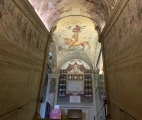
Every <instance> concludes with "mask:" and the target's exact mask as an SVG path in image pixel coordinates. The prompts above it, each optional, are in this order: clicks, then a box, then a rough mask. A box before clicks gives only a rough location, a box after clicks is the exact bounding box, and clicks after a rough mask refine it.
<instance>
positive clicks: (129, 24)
mask: <svg viewBox="0 0 142 120" xmlns="http://www.w3.org/2000/svg"><path fill="white" fill-rule="evenodd" d="M111 17H112V19H110V22H109V24H108V25H107V26H106V28H105V29H104V31H103V33H102V36H103V41H102V45H103V53H104V64H105V75H106V76H105V77H106V78H105V80H106V92H107V99H108V100H109V101H110V105H109V106H110V114H111V115H112V120H133V118H132V117H131V116H133V117H134V118H135V119H137V120H142V114H141V113H142V92H141V91H142V87H141V85H142V80H141V79H142V47H141V46H142V22H141V21H142V1H141V0H122V1H120V4H119V5H118V7H117V10H116V11H114V14H113V16H111ZM119 108H120V109H122V110H123V111H125V112H126V113H128V114H130V115H131V116H128V115H127V114H126V113H125V112H122V111H121V110H120V109H119Z"/></svg>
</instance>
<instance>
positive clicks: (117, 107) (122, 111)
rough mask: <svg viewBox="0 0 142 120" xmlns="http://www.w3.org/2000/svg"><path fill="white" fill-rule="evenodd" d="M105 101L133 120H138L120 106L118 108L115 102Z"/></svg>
mask: <svg viewBox="0 0 142 120" xmlns="http://www.w3.org/2000/svg"><path fill="white" fill-rule="evenodd" d="M105 100H106V101H108V102H109V103H111V104H112V105H114V106H115V107H117V108H119V110H120V111H121V112H124V113H125V114H127V115H128V116H130V117H131V118H133V119H134V120H137V119H136V118H135V117H134V116H132V115H131V114H129V113H127V112H126V111H125V110H123V109H121V108H120V107H119V106H117V105H116V104H115V103H113V102H111V101H109V100H107V99H105Z"/></svg>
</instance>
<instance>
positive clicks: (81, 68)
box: [61, 59, 91, 74]
mask: <svg viewBox="0 0 142 120" xmlns="http://www.w3.org/2000/svg"><path fill="white" fill-rule="evenodd" d="M61 69H62V70H66V71H67V73H70V74H73V73H76V74H84V72H85V70H86V69H89V70H90V69H91V68H90V67H89V65H88V64H87V63H86V62H84V61H82V60H79V59H73V60H70V61H68V62H66V63H65V64H64V65H63V66H62V68H61Z"/></svg>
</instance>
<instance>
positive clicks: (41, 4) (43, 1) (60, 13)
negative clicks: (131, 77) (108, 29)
mask: <svg viewBox="0 0 142 120" xmlns="http://www.w3.org/2000/svg"><path fill="white" fill-rule="evenodd" d="M29 2H30V3H31V5H32V6H33V7H34V9H35V11H36V12H37V14H38V15H39V17H40V18H41V20H42V21H43V23H44V24H45V26H46V27H47V29H48V30H49V31H50V30H51V28H52V26H53V25H54V23H55V22H56V21H58V20H59V19H61V18H64V17H66V16H72V15H80V16H85V17H89V18H91V19H93V20H94V21H96V23H98V25H99V26H100V28H101V29H102V28H103V27H104V25H105V20H106V19H107V18H108V16H109V14H110V11H111V9H112V8H113V7H114V5H115V3H116V0H29Z"/></svg>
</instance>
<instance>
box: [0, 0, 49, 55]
mask: <svg viewBox="0 0 142 120" xmlns="http://www.w3.org/2000/svg"><path fill="white" fill-rule="evenodd" d="M12 3H13V2H9V0H1V1H0V32H1V33H3V34H1V35H2V37H3V38H6V39H8V40H9V42H11V43H12V44H14V45H16V46H17V47H19V48H22V49H23V50H24V51H28V52H29V53H32V55H33V56H35V57H39V56H41V55H43V54H44V52H45V45H46V42H47V41H46V40H45V38H46V37H45V36H46V35H44V36H42V35H41V34H42V31H41V30H40V29H39V28H37V29H36V26H34V25H33V23H32V22H31V20H29V19H28V18H27V17H25V16H24V15H23V14H21V11H20V10H19V9H18V8H17V7H16V5H15V3H13V4H12Z"/></svg>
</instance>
